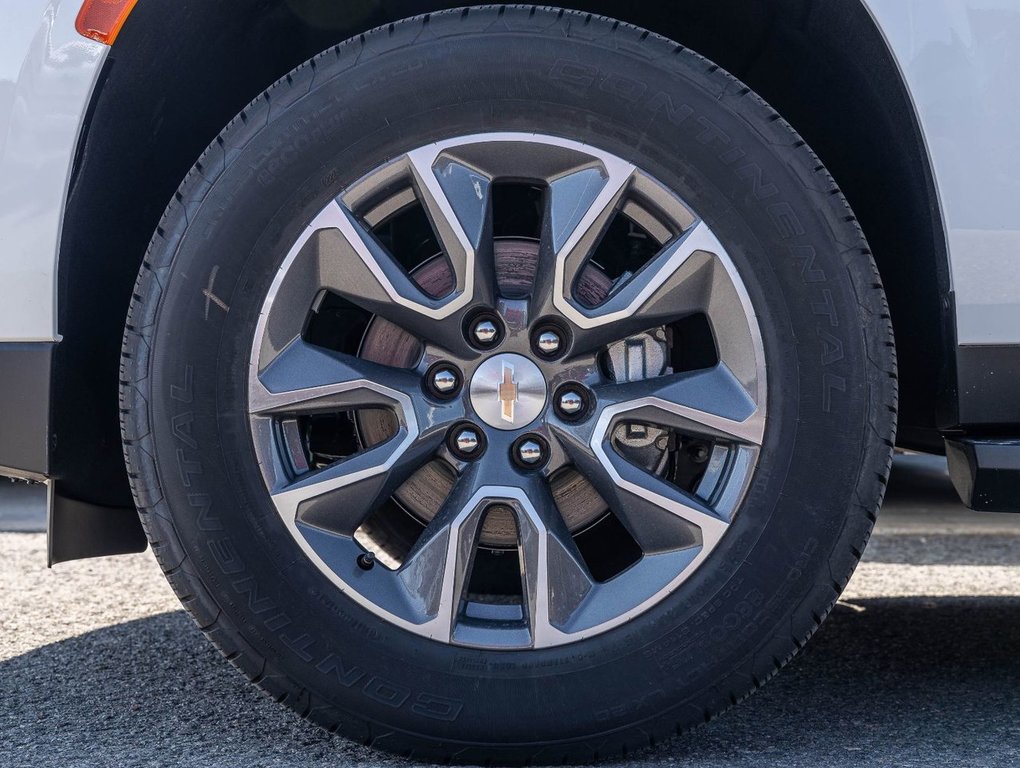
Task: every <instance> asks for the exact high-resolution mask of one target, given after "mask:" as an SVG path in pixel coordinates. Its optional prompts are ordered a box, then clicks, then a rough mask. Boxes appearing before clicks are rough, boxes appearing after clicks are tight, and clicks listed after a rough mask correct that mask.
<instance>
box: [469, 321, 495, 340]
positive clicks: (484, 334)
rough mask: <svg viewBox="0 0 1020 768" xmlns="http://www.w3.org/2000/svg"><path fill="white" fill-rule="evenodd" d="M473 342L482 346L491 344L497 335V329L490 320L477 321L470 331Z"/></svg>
mask: <svg viewBox="0 0 1020 768" xmlns="http://www.w3.org/2000/svg"><path fill="white" fill-rule="evenodd" d="M471 333H472V334H474V337H475V341H477V342H478V343H479V344H482V345H488V344H492V343H493V342H494V341H495V340H496V336H498V335H499V329H498V328H497V327H496V324H495V323H494V322H492V321H491V320H479V321H478V322H477V323H475V327H474V328H473V329H472V331H471Z"/></svg>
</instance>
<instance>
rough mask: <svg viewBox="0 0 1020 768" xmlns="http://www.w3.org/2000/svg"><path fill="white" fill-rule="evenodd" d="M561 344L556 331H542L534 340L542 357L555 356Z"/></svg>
mask: <svg viewBox="0 0 1020 768" xmlns="http://www.w3.org/2000/svg"><path fill="white" fill-rule="evenodd" d="M562 343H563V342H562V340H561V339H560V335H559V334H558V333H556V331H542V332H541V333H540V334H538V338H537V339H536V340H535V346H537V347H538V351H539V352H541V353H542V354H543V355H555V354H556V353H557V352H559V351H560V344H562Z"/></svg>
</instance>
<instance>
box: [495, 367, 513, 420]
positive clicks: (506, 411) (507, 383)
mask: <svg viewBox="0 0 1020 768" xmlns="http://www.w3.org/2000/svg"><path fill="white" fill-rule="evenodd" d="M498 394H499V402H500V403H501V404H502V406H503V410H502V412H501V414H500V415H501V416H502V417H503V421H509V422H510V423H511V424H513V422H514V403H516V402H517V383H516V382H515V381H514V367H513V366H512V365H510V364H509V363H503V382H502V383H501V384H500V385H499V391H498Z"/></svg>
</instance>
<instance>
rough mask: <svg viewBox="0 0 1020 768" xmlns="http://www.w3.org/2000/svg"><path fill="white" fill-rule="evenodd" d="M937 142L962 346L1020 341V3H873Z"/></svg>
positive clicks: (933, 148) (931, 145)
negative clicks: (1019, 82)
mask: <svg viewBox="0 0 1020 768" xmlns="http://www.w3.org/2000/svg"><path fill="white" fill-rule="evenodd" d="M865 1H866V3H867V5H868V6H869V7H870V9H871V12H872V14H873V16H874V17H875V20H876V21H877V23H878V27H879V29H880V30H881V31H882V32H883V33H884V35H885V37H886V40H887V41H888V42H889V46H890V48H891V50H892V52H893V55H894V56H895V57H896V60H897V61H898V62H899V65H900V69H901V70H902V72H903V75H904V78H905V80H906V83H907V88H908V90H909V91H910V94H911V97H912V98H913V101H914V105H915V107H916V109H917V113H918V117H919V119H920V122H921V127H922V130H923V131H924V135H925V138H926V140H927V143H928V150H929V156H930V158H931V162H932V167H933V170H934V173H935V179H936V184H937V186H938V190H939V194H940V196H941V198H942V212H943V216H944V221H945V226H946V237H947V239H948V243H949V254H950V271H951V276H952V284H953V290H954V292H955V293H956V326H957V341H958V343H959V344H961V345H971V344H1017V343H1020V85H1018V81H1017V75H1018V73H1020V0H865Z"/></svg>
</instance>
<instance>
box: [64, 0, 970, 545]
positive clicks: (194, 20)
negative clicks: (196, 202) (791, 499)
mask: <svg viewBox="0 0 1020 768" xmlns="http://www.w3.org/2000/svg"><path fill="white" fill-rule="evenodd" d="M454 5H457V4H456V3H442V2H440V1H439V0H402V1H401V2H396V3H389V2H384V0H358V2H353V3H345V4H331V3H327V2H320V1H319V0H291V1H290V2H289V3H287V4H283V3H272V2H268V1H267V0H238V2H234V3H230V4H225V3H202V4H192V5H187V6H181V5H180V4H177V3H170V2H161V1H160V0H148V1H147V2H142V3H139V4H138V6H137V7H136V9H135V10H134V12H133V13H132V16H131V17H130V19H129V20H128V23H127V24H126V25H125V27H124V29H123V31H122V32H121V34H120V36H119V38H118V40H117V43H116V45H115V46H114V47H113V48H112V49H111V51H110V54H109V56H108V58H107V61H106V63H105V65H104V68H103V71H102V73H101V75H100V77H99V79H98V82H97V86H96V89H95V92H94V95H93V99H92V103H91V106H90V109H89V112H88V115H87V116H86V126H85V129H84V130H83V132H82V139H81V142H80V146H79V147H78V150H77V154H76V161H75V164H74V168H73V171H72V175H71V180H70V186H69V195H68V202H67V207H66V212H65V220H64V225H63V237H62V245H61V251H60V254H59V273H58V274H59V279H58V297H59V298H58V307H59V309H58V325H59V330H60V333H61V335H62V337H63V341H62V342H61V343H60V344H59V345H57V347H56V351H55V353H54V381H53V391H54V397H53V398H52V403H53V405H52V418H51V422H52V431H53V436H54V437H53V442H52V460H51V466H52V468H53V475H54V477H55V478H56V482H57V486H58V489H59V494H60V496H62V497H66V498H69V499H74V500H77V501H81V502H87V503H88V504H92V505H98V506H101V507H111V508H124V507H127V506H130V505H131V498H130V492H129V489H128V483H127V475H126V470H125V467H124V462H123V459H122V455H121V449H120V433H119V413H118V403H117V382H118V377H119V371H120V339H121V332H122V330H123V324H124V318H125V316H126V313H127V307H128V303H129V301H130V297H131V292H132V286H133V284H134V280H135V276H136V273H137V271H138V267H139V264H140V262H141V260H142V257H143V254H144V252H145V247H146V244H147V243H148V240H149V238H150V237H151V234H152V232H153V230H154V229H155V227H156V225H157V223H158V221H159V218H160V215H161V214H162V212H163V209H164V207H165V206H166V203H167V201H168V200H170V199H171V197H172V195H173V194H174V191H175V190H176V189H177V186H178V184H179V183H180V181H181V179H182V178H183V177H184V175H185V174H186V173H187V172H188V170H189V169H190V168H191V166H192V164H193V163H194V160H195V159H196V158H197V157H198V155H199V154H200V153H201V152H202V150H203V149H204V148H205V147H206V146H207V145H208V144H209V143H210V142H211V141H212V140H213V139H214V137H215V136H216V135H217V133H218V132H219V131H220V129H221V128H222V127H223V125H225V124H226V123H227V122H228V121H229V120H230V119H231V118H232V117H233V116H234V115H235V114H236V113H237V112H238V111H240V109H241V108H243V107H244V105H245V104H246V103H247V102H248V101H250V100H251V99H252V98H254V97H255V96H257V95H258V94H259V93H260V92H261V91H262V90H263V89H264V88H265V87H267V86H268V85H270V84H271V83H272V82H274V81H275V80H276V79H278V78H279V77H282V76H283V75H284V74H286V73H287V72H288V71H289V70H290V69H292V68H293V67H294V66H296V65H297V64H299V63H300V62H302V61H304V60H305V59H307V58H309V57H310V56H312V55H314V54H316V53H318V52H319V51H321V50H324V49H326V48H328V47H329V46H330V45H333V44H335V43H337V42H339V41H341V40H344V39H347V38H349V37H351V36H354V35H357V34H359V33H361V32H363V31H366V30H367V29H370V28H373V27H375V26H379V25H381V24H385V23H388V22H390V21H394V20H397V19H399V18H403V17H407V16H410V15H413V14H416V13H423V12H432V11H437V10H440V9H441V8H444V7H452V6H454ZM572 5H573V6H574V7H576V8H579V9H581V10H584V11H589V12H592V13H601V14H605V15H608V16H612V17H615V18H619V19H622V20H624V21H628V22H632V23H635V24H638V25H640V26H643V27H645V28H648V29H650V30H652V31H654V32H656V33H659V34H662V35H664V36H666V37H669V38H672V39H674V40H677V41H678V42H680V43H681V44H683V45H685V46H687V47H689V48H691V49H693V50H696V51H698V52H699V53H701V54H703V55H705V56H707V57H708V58H710V59H712V60H713V61H715V62H716V63H718V64H719V65H720V66H722V67H724V68H726V69H727V70H729V71H730V72H732V73H733V74H735V75H736V76H737V77H739V78H741V79H742V80H743V81H744V82H746V83H747V84H748V85H749V86H750V87H752V88H753V89H755V90H756V91H757V92H758V93H760V94H761V95H762V96H763V97H764V98H765V99H767V100H768V101H769V102H770V103H771V104H772V106H773V107H775V108H776V109H777V110H778V111H779V112H780V113H781V114H782V115H783V116H784V117H785V118H786V119H787V120H788V121H789V122H790V123H791V124H792V125H793V126H794V127H795V128H796V129H797V130H798V131H799V132H800V133H801V134H802V135H803V136H804V137H805V139H806V140H807V141H808V143H809V144H810V145H811V146H812V147H813V148H814V149H815V151H816V152H817V153H818V154H819V156H820V157H821V159H822V161H823V162H824V163H825V164H826V166H827V167H828V168H829V170H830V171H831V172H832V173H833V175H834V177H835V178H836V181H837V183H839V185H840V186H841V188H842V189H843V191H844V193H845V194H846V196H847V198H848V199H849V200H850V202H851V205H852V206H853V208H854V210H855V213H856V214H857V216H858V218H859V220H860V222H861V224H862V226H863V228H864V230H865V233H866V235H867V236H868V238H869V241H870V244H871V246H872V249H873V251H874V253H875V257H876V261H877V263H878V266H879V270H880V272H881V275H882V279H883V281H884V283H885V286H886V290H887V293H888V296H889V302H890V307H891V314H892V318H893V323H894V327H895V330H896V333H897V335H898V338H899V349H898V351H899V355H900V366H901V367H900V377H901V392H903V393H904V395H905V397H903V398H902V399H901V402H903V403H904V407H903V408H902V409H901V414H900V426H901V433H900V434H901V439H902V441H903V442H904V443H905V444H908V445H913V446H919V447H925V446H930V447H934V446H936V445H940V443H941V440H940V439H939V433H938V427H939V426H940V424H939V416H938V414H939V412H940V410H942V409H943V408H945V407H947V406H946V404H945V400H946V398H947V397H951V396H952V392H951V391H950V390H951V388H947V387H943V386H942V384H941V383H940V382H942V381H952V380H953V376H952V371H951V367H952V366H953V364H954V363H953V361H954V355H953V349H954V345H955V338H954V332H953V328H952V315H951V304H950V303H949V298H950V296H951V294H950V286H949V268H948V254H947V250H946V240H945V235H944V230H943V223H942V220H941V212H940V209H939V205H938V198H937V193H936V189H935V182H934V178H933V174H932V171H931V165H930V162H929V160H928V157H927V153H926V150H925V146H924V141H923V138H922V135H921V129H920V126H919V124H918V121H917V118H916V115H915V113H914V110H913V107H912V104H911V101H910V96H909V93H908V92H907V90H906V87H905V85H904V83H903V81H902V79H901V77H900V73H899V71H898V69H897V65H896V63H895V60H894V59H893V56H892V54H891V52H890V51H889V49H888V46H887V45H886V43H885V41H884V39H883V37H882V35H881V33H880V31H879V30H878V29H877V28H876V26H875V23H874V21H873V20H872V18H871V16H870V15H869V14H868V11H867V9H866V8H865V7H864V5H863V4H862V2H861V0H833V1H832V2H820V1H819V0H759V1H758V2H751V3H748V2H747V1H746V0H718V1H716V2H709V1H708V0H668V2H662V3H626V2H624V1H623V0H577V1H576V2H574V3H573V4H572ZM733 18H741V19H742V23H741V24H740V25H739V26H736V27H735V26H734V25H732V24H731V23H729V22H730V20H732V19H733ZM167 41H172V44H167ZM168 73H172V74H173V76H172V77H169V76H168ZM933 350H934V352H933ZM933 356H936V357H937V367H938V368H940V369H945V370H943V371H941V372H940V375H938V376H933V375H932V368H933ZM72 392H73V397H71V396H69V393H72ZM122 519H124V518H123V517H119V518H118V520H122ZM125 524H127V523H121V522H118V523H117V525H118V526H122V525H125ZM51 536H53V537H55V538H57V539H58V540H60V541H62V542H64V544H65V545H66V547H70V549H67V552H68V555H67V556H66V557H62V558H61V559H72V558H73V557H75V556H84V555H83V554H82V555H75V553H74V548H73V546H71V544H72V542H69V541H67V539H68V537H67V536H64V535H62V533H61V530H60V529H59V527H56V526H55V529H54V530H51ZM66 547H65V548H66ZM99 549H102V547H101V546H100V547H99ZM62 551H64V550H62ZM92 553H95V548H93V550H92Z"/></svg>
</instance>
